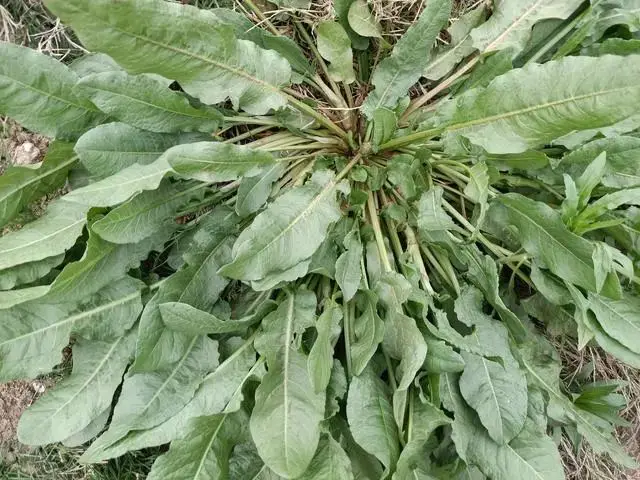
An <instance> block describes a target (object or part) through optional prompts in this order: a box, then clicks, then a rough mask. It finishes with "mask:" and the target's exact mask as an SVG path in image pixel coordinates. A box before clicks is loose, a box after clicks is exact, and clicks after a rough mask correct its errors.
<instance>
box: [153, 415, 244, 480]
mask: <svg viewBox="0 0 640 480" xmlns="http://www.w3.org/2000/svg"><path fill="white" fill-rule="evenodd" d="M244 421H245V415H244V414H242V413H232V414H223V415H213V416H209V417H198V418H194V419H193V420H191V421H190V422H189V424H188V425H187V426H186V427H185V431H184V436H182V437H181V438H180V439H178V440H175V441H173V442H172V443H171V447H170V448H169V451H168V452H167V453H165V454H164V455H161V456H159V457H158V458H157V459H156V461H155V462H153V467H152V468H151V471H150V472H149V476H148V477H147V478H148V479H149V480H153V479H156V480H186V479H189V480H205V479H211V478H226V476H227V475H228V473H229V459H230V457H231V452H232V451H233V448H234V446H235V445H236V444H237V443H239V442H240V441H242V440H243V438H244V437H245V435H246V425H245V424H244Z"/></svg>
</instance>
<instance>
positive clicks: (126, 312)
mask: <svg viewBox="0 0 640 480" xmlns="http://www.w3.org/2000/svg"><path fill="white" fill-rule="evenodd" d="M140 287H141V284H140V282H139V281H136V280H133V279H132V278H124V279H122V280H121V281H119V282H116V283H113V284H112V285H110V286H108V287H106V288H104V289H102V291H101V292H100V293H98V294H96V295H94V296H93V297H91V298H90V299H89V300H87V301H85V302H83V303H81V304H80V305H78V306H77V307H74V306H73V305H68V304H66V305H65V304H53V303H49V304H48V303H44V302H38V303H27V304H23V305H17V306H15V307H13V308H11V309H9V310H5V311H3V315H5V316H6V318H7V319H9V321H7V322H5V323H3V324H1V325H0V378H2V379H3V380H9V379H14V378H35V377H36V376H37V375H39V374H42V373H46V372H49V371H51V369H52V368H53V367H54V366H55V365H57V364H58V363H60V361H61V360H62V349H63V348H64V347H66V346H67V344H68V343H69V337H70V335H71V334H72V333H74V334H77V335H80V336H82V337H84V338H86V339H90V340H105V341H106V340H111V339H114V338H118V337H121V336H122V335H124V333H125V332H126V331H127V330H128V329H129V328H131V326H132V325H133V323H134V322H135V321H136V320H137V318H138V315H139V314H140V311H141V309H142V303H141V300H140ZM24 352H29V357H28V358H25V356H24Z"/></svg>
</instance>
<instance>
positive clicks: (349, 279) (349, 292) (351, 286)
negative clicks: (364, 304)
mask: <svg viewBox="0 0 640 480" xmlns="http://www.w3.org/2000/svg"><path fill="white" fill-rule="evenodd" d="M344 245H345V247H346V249H347V250H346V251H345V252H344V253H343V254H342V255H340V256H339V257H338V260H336V274H335V277H336V282H338V285H339V286H340V290H342V297H343V298H344V301H345V302H348V301H349V300H351V299H352V298H353V296H354V295H355V294H356V292H357V291H358V288H359V287H360V281H361V280H362V268H361V266H360V262H361V261H362V242H361V241H360V238H359V234H358V232H357V231H355V230H353V231H351V232H350V233H348V234H347V236H346V238H345V239H344Z"/></svg>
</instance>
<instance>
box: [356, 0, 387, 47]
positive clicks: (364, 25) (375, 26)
mask: <svg viewBox="0 0 640 480" xmlns="http://www.w3.org/2000/svg"><path fill="white" fill-rule="evenodd" d="M347 18H348V20H349V26H350V27H351V28H352V29H353V31H354V32H356V33H357V34H358V35H361V36H363V37H376V38H382V27H381V26H380V24H379V23H378V21H377V20H376V19H375V17H374V16H373V15H372V14H371V11H370V10H369V7H368V5H367V2H366V1H365V0H355V1H353V2H352V3H351V5H350V6H349V13H348V16H347Z"/></svg>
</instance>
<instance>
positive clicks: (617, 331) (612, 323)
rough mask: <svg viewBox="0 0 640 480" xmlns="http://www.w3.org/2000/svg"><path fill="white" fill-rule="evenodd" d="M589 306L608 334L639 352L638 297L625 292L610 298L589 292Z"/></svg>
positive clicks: (639, 304) (639, 320)
mask: <svg viewBox="0 0 640 480" xmlns="http://www.w3.org/2000/svg"><path fill="white" fill-rule="evenodd" d="M589 308H590V309H591V310H592V311H593V313H594V314H595V315H596V318H597V319H598V323H599V324H600V325H601V326H602V329H603V330H604V331H605V332H606V333H607V334H608V335H610V336H611V337H612V338H614V339H615V340H617V341H618V342H620V343H621V344H622V345H624V346H625V347H627V348H628V349H629V350H631V351H633V352H635V353H637V354H640V343H639V342H640V298H638V297H637V296H635V295H631V294H627V295H625V296H624V297H622V299H620V300H611V299H609V298H606V297H602V296H601V295H595V294H593V293H589Z"/></svg>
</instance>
